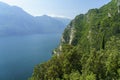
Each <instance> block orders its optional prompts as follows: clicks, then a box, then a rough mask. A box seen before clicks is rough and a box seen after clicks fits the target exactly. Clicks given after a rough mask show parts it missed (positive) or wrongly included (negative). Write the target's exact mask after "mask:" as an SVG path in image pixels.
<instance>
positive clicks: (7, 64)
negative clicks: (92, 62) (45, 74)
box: [0, 34, 60, 80]
mask: <svg viewBox="0 0 120 80" xmlns="http://www.w3.org/2000/svg"><path fill="white" fill-rule="evenodd" d="M59 41H60V34H49V35H48V34H44V35H29V36H12V37H0V80H27V79H28V77H30V76H31V74H32V71H33V68H34V66H35V65H37V64H39V63H41V62H44V61H47V60H49V59H50V58H51V52H52V50H53V49H54V48H55V47H57V46H58V44H59Z"/></svg>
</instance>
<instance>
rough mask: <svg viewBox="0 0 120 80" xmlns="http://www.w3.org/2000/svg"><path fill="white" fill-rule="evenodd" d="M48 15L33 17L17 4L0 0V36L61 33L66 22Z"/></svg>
mask: <svg viewBox="0 0 120 80" xmlns="http://www.w3.org/2000/svg"><path fill="white" fill-rule="evenodd" d="M64 20H67V21H68V22H69V21H70V20H69V19H63V20H61V21H60V20H57V19H55V18H54V17H50V16H45V15H43V16H37V17H34V16H32V15H30V14H28V13H27V12H25V11H24V10H23V9H21V8H19V7H17V6H10V5H8V4H5V3H2V2H0V36H5V35H26V34H38V33H41V34H42V33H62V32H63V30H64V28H65V26H66V25H67V24H68V23H63V21H64Z"/></svg>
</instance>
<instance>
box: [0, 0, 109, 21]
mask: <svg viewBox="0 0 120 80" xmlns="http://www.w3.org/2000/svg"><path fill="white" fill-rule="evenodd" d="M0 1H1V2H5V3H7V4H9V5H12V6H18V7H21V8H22V9H24V10H25V11H26V12H28V13H29V14H31V15H33V16H41V15H49V16H53V17H67V18H71V19H73V18H74V17H75V16H76V15H79V14H81V13H86V12H87V11H88V10H89V9H92V8H100V7H101V6H103V5H104V4H106V3H108V2H110V1H111V0H0Z"/></svg>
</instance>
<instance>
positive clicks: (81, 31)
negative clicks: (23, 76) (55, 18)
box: [30, 0, 120, 80]
mask: <svg viewBox="0 0 120 80" xmlns="http://www.w3.org/2000/svg"><path fill="white" fill-rule="evenodd" d="M119 9H120V0H112V1H111V2H109V3H108V4H107V5H104V6H103V7H101V8H100V9H91V10H89V11H88V12H87V13H86V14H80V15H78V16H76V18H75V19H74V20H72V21H71V23H70V24H69V25H68V27H67V28H66V29H65V31H64V33H63V36H62V38H61V43H60V46H59V47H58V48H56V49H55V50H54V51H53V52H54V55H53V57H52V58H51V60H49V61H48V62H45V63H42V64H39V65H37V66H36V67H35V68H34V72H33V74H32V77H31V78H30V80H120V10H119Z"/></svg>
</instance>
